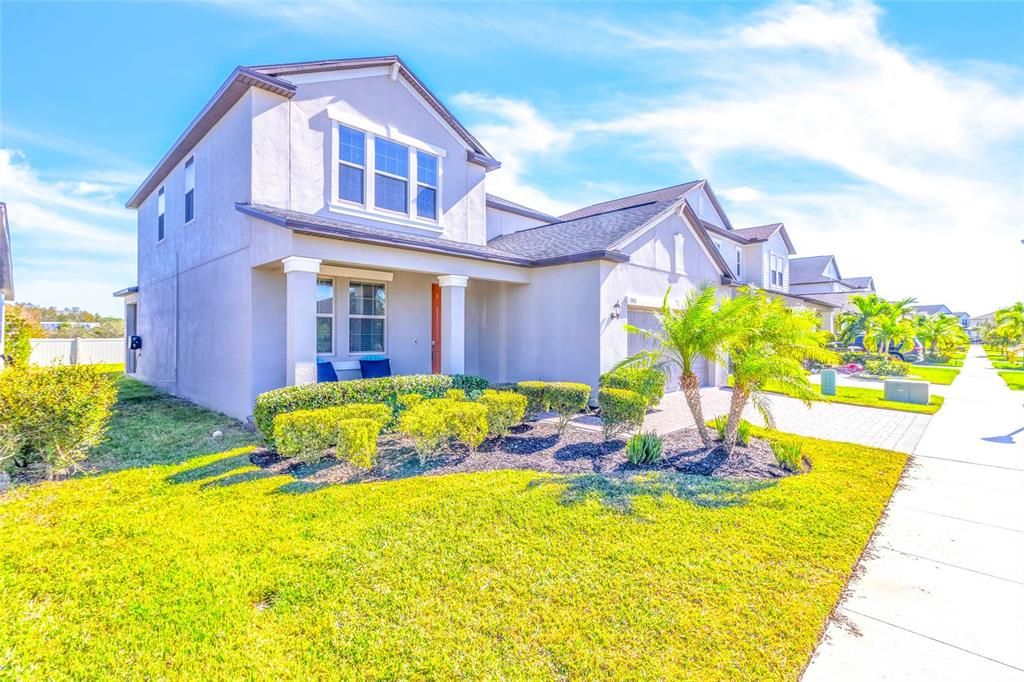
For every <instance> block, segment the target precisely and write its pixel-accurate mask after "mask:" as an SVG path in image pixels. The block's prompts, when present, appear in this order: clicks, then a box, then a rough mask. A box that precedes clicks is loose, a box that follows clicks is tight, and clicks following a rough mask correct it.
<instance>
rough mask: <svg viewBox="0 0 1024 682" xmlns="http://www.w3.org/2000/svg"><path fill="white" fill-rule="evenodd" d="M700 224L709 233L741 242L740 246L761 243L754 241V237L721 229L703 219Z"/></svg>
mask: <svg viewBox="0 0 1024 682" xmlns="http://www.w3.org/2000/svg"><path fill="white" fill-rule="evenodd" d="M700 223H701V225H702V226H703V227H704V229H705V230H708V231H709V232H714V233H715V234H717V235H719V236H721V237H725V238H726V239H733V240H735V241H737V242H739V243H740V244H756V243H757V242H758V241H759V240H756V239H753V238H752V237H744V236H743V235H741V234H736V232H735V231H733V230H729V229H726V228H724V227H719V226H718V225H715V224H714V223H709V222H708V221H706V220H704V219H703V218H701V219H700ZM761 241H763V240H761Z"/></svg>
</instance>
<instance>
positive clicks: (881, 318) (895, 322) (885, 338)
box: [864, 307, 915, 355]
mask: <svg viewBox="0 0 1024 682" xmlns="http://www.w3.org/2000/svg"><path fill="white" fill-rule="evenodd" d="M914 332H915V328H914V323H913V321H911V320H910V319H908V318H906V317H903V316H902V315H901V314H900V312H899V308H897V307H891V308H889V309H888V310H886V311H884V312H882V313H880V314H878V315H875V316H874V317H872V318H871V319H870V320H868V327H867V331H866V332H865V334H864V347H865V348H866V347H867V345H868V339H869V338H870V339H871V341H872V342H874V343H875V346H876V349H877V351H878V352H879V353H881V354H883V355H888V354H889V351H890V349H891V348H892V346H893V345H894V344H895V345H897V346H898V345H899V344H901V343H904V342H905V341H910V340H912V339H913V338H914Z"/></svg>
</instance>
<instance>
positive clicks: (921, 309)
mask: <svg viewBox="0 0 1024 682" xmlns="http://www.w3.org/2000/svg"><path fill="white" fill-rule="evenodd" d="M910 311H911V312H913V313H917V314H919V315H952V314H953V311H952V310H950V309H949V308H947V307H946V306H944V305H942V304H939V305H912V306H910ZM964 314H966V313H964Z"/></svg>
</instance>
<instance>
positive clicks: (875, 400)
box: [729, 377, 943, 414]
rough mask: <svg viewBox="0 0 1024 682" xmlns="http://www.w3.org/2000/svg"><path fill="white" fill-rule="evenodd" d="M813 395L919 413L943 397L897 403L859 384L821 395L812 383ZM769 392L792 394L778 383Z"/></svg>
mask: <svg viewBox="0 0 1024 682" xmlns="http://www.w3.org/2000/svg"><path fill="white" fill-rule="evenodd" d="M729 385H730V386H732V377H729ZM813 386H814V391H815V397H814V400H819V401H822V402H826V403H843V404H844V405H860V406H861V407H878V408H883V409H886V410H901V411H903V412H919V413H921V414H935V413H936V412H938V411H939V408H940V407H942V401H943V398H942V396H941V395H932V396H930V402H929V404H927V405H916V404H914V403H899V402H894V401H892V400H885V399H884V398H883V396H884V395H885V393H884V392H883V391H881V390H879V389H876V388H861V387H859V386H836V395H834V396H833V395H822V393H821V389H820V387H819V386H818V385H817V384H814V385H813ZM768 391H769V392H770V393H781V394H782V395H789V396H792V395H793V393H792V392H791V391H789V390H787V389H786V388H784V387H782V386H778V385H771V386H770V387H769V389H768Z"/></svg>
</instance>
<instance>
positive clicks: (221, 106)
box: [125, 66, 296, 208]
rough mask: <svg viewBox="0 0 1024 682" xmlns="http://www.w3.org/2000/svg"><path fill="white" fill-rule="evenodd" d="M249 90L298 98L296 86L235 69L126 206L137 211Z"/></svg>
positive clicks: (253, 72) (256, 73) (239, 68)
mask: <svg viewBox="0 0 1024 682" xmlns="http://www.w3.org/2000/svg"><path fill="white" fill-rule="evenodd" d="M250 87H258V88H261V89H263V90H267V91H268V92H272V93H274V94H277V95H281V96H282V97H287V98H288V99H291V98H292V97H293V96H294V95H295V89H296V88H295V86H294V85H293V84H291V83H289V82H288V81H285V80H281V79H280V78H276V77H274V76H268V75H266V74H263V73H260V72H258V71H254V70H253V69H250V68H247V67H244V66H239V67H236V68H235V70H234V71H232V72H231V75H230V76H228V78H227V80H225V81H224V83H223V84H222V85H221V86H220V88H218V89H217V92H215V93H214V95H213V97H211V98H210V99H209V101H207V103H206V105H205V106H204V107H203V108H202V109H201V110H200V112H199V113H198V114H197V115H196V117H195V118H194V119H192V122H191V123H189V124H188V127H187V128H185V132H183V133H182V134H181V135H180V136H179V137H178V139H177V140H175V142H174V144H173V145H171V148H170V149H169V150H168V151H167V153H166V154H164V156H163V158H162V159H160V162H159V163H157V165H156V167H155V168H154V169H153V170H152V172H150V174H149V175H148V176H147V177H146V179H145V180H143V181H142V184H141V185H139V188H138V189H137V190H135V193H134V194H132V196H131V198H130V199H128V202H127V203H126V204H125V208H138V207H139V206H140V205H141V204H142V201H143V200H144V199H145V198H146V197H147V196H149V195H150V194H151V193H152V192H153V190H155V189H156V188H157V187H158V186H159V185H160V183H161V182H162V181H163V180H164V178H166V177H167V175H168V174H169V173H170V172H171V171H172V170H173V169H174V167H175V166H177V165H178V164H179V163H181V161H182V159H184V158H185V156H186V155H187V154H188V152H189V151H191V150H192V148H193V147H195V145H196V144H197V143H198V142H199V141H200V140H202V139H203V137H205V136H206V134H207V133H208V132H210V130H212V129H213V126H214V125H216V123H217V121H219V120H220V119H221V118H222V117H223V115H224V114H225V113H227V111H228V110H229V109H230V108H231V107H233V106H234V105H235V104H237V103H238V101H239V100H241V99H242V97H243V96H244V95H245V93H246V92H248V91H249V88H250Z"/></svg>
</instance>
